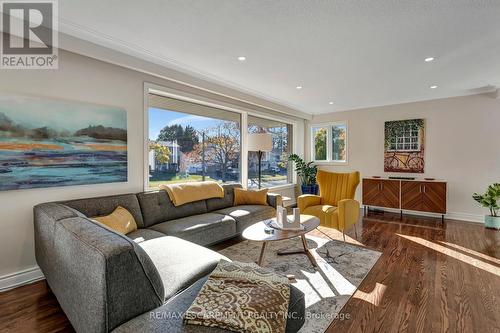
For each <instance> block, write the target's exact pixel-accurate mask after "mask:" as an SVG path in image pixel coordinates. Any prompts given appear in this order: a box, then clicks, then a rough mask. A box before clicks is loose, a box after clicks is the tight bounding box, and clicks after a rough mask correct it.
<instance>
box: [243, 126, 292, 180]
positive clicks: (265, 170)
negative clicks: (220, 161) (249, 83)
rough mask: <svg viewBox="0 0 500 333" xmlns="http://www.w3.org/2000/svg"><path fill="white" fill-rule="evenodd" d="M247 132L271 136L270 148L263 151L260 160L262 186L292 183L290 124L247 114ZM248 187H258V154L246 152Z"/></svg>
mask: <svg viewBox="0 0 500 333" xmlns="http://www.w3.org/2000/svg"><path fill="white" fill-rule="evenodd" d="M248 133H249V134H251V133H268V134H270V135H271V137H272V150H271V151H269V152H265V153H264V154H263V158H262V161H261V172H262V187H275V186H281V185H286V184H290V183H292V169H291V168H290V163H289V162H288V156H289V155H290V154H291V147H292V125H290V124H285V123H282V122H278V121H274V120H269V119H264V118H260V117H254V116H248ZM248 187H249V188H256V187H258V154H257V152H255V151H249V152H248Z"/></svg>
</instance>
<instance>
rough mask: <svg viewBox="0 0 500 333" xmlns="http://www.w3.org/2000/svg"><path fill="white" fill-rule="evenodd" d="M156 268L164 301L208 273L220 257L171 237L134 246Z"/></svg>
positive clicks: (210, 251) (200, 247) (215, 253)
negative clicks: (161, 283) (163, 292)
mask: <svg viewBox="0 0 500 333" xmlns="http://www.w3.org/2000/svg"><path fill="white" fill-rule="evenodd" d="M138 245H139V246H140V247H142V249H144V251H145V252H146V253H147V254H148V255H149V257H150V258H151V261H152V262H153V263H154V265H155V266H156V268H157V270H158V273H159V274H160V278H161V280H162V282H163V287H164V290H165V300H167V299H169V298H171V297H172V296H174V295H175V294H176V293H178V292H179V291H181V290H183V289H185V288H187V287H188V286H189V285H191V284H192V283H194V282H195V281H196V280H198V279H200V278H201V277H203V276H205V275H207V274H209V273H210V272H211V271H213V270H214V268H215V267H216V266H217V263H218V262H219V260H220V259H225V260H229V259H227V258H226V257H224V256H223V255H221V254H219V253H217V252H215V251H212V250H209V249H207V248H205V247H202V246H199V245H196V244H193V243H191V242H188V241H185V240H183V239H180V238H177V237H171V236H165V237H160V238H155V239H151V240H148V241H144V242H141V243H139V244H138Z"/></svg>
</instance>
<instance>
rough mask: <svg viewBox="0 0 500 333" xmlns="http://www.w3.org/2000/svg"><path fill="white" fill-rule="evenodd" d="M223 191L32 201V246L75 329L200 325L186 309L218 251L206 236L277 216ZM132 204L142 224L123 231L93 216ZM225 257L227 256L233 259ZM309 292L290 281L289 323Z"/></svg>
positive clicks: (299, 316)
mask: <svg viewBox="0 0 500 333" xmlns="http://www.w3.org/2000/svg"><path fill="white" fill-rule="evenodd" d="M236 186H239V185H224V191H225V197H224V198H221V199H208V200H202V201H197V202H193V203H190V204H186V205H182V206H179V207H175V206H174V205H173V204H172V202H171V201H170V199H169V197H168V195H167V193H166V192H165V191H156V192H143V193H138V194H125V195H116V196H107V197H100V198H88V199H78V200H70V201H64V202H55V203H44V204H40V205H37V206H36V207H35V208H34V214H35V221H34V223H35V254H36V260H37V262H38V265H39V266H40V268H41V269H42V271H43V273H44V275H45V277H46V279H47V283H48V284H49V286H50V288H51V289H52V291H53V293H54V294H55V296H56V297H57V299H58V301H59V303H60V305H61V307H62V309H63V310H64V312H65V314H66V315H67V316H68V318H69V320H70V322H71V323H72V325H73V327H74V328H75V330H76V331H77V332H84V333H87V332H89V333H90V332H111V331H113V332H120V333H122V332H169V333H177V332H179V333H180V332H198V333H202V332H203V333H205V332H206V333H209V332H210V333H222V332H227V331H225V330H221V329H216V328H206V327H201V326H194V325H183V324H182V314H183V313H184V311H186V310H187V308H188V307H189V305H190V304H191V303H192V301H193V300H194V298H195V297H196V295H197V293H198V291H199V290H200V288H201V286H202V285H203V283H204V281H205V280H206V278H207V275H208V274H209V273H210V272H211V271H212V270H213V269H214V268H215V266H216V265H217V263H218V261H219V260H220V259H227V258H225V257H223V256H222V255H220V254H218V253H217V252H215V251H212V250H210V249H208V248H206V247H204V246H206V245H210V244H214V243H217V242H220V241H222V240H224V239H228V238H231V237H233V236H235V235H238V234H239V233H241V232H242V231H243V229H244V228H245V227H246V226H248V225H250V224H252V223H255V222H257V221H259V220H262V219H265V218H269V217H271V216H274V214H275V210H274V208H275V207H276V205H277V204H278V202H279V200H280V197H279V196H278V195H271V194H270V195H269V196H268V203H269V206H258V205H248V206H233V196H234V194H233V192H234V187H236ZM118 206H122V207H124V208H126V209H127V210H128V211H129V212H130V213H131V214H132V215H133V216H134V218H135V220H136V222H137V224H138V228H139V229H138V230H136V231H133V232H132V233H129V234H128V235H122V234H119V233H116V232H114V231H113V230H111V229H109V228H107V227H106V226H104V225H102V224H100V223H98V222H95V221H93V220H91V219H89V217H94V216H102V215H107V214H110V213H111V212H113V210H114V209H116V207H118ZM227 260H229V259H227ZM304 313H305V304H304V295H303V294H302V292H300V291H299V290H298V289H296V288H295V287H293V286H291V299H290V305H289V319H288V321H287V329H286V331H287V332H297V331H298V330H299V329H300V327H301V326H302V325H303V323H304Z"/></svg>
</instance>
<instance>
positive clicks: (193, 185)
mask: <svg viewBox="0 0 500 333" xmlns="http://www.w3.org/2000/svg"><path fill="white" fill-rule="evenodd" d="M160 188H161V189H163V190H165V191H167V193H168V196H169V197H170V200H172V202H173V203H174V206H180V205H184V204H186V203H189V202H194V201H199V200H205V199H210V198H224V189H223V188H222V186H220V185H219V184H218V183H216V182H213V181H206V182H190V183H182V184H168V185H161V186H160Z"/></svg>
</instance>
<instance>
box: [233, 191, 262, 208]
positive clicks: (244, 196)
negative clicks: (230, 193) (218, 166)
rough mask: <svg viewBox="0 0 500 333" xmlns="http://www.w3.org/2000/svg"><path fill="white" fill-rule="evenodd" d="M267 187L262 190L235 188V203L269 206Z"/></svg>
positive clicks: (239, 204) (236, 204)
mask: <svg viewBox="0 0 500 333" xmlns="http://www.w3.org/2000/svg"><path fill="white" fill-rule="evenodd" d="M268 191H269V190H268V189H267V188H263V189H262V190H244V189H242V188H237V189H235V190H234V205H235V206H243V205H263V206H267V192H268Z"/></svg>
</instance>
